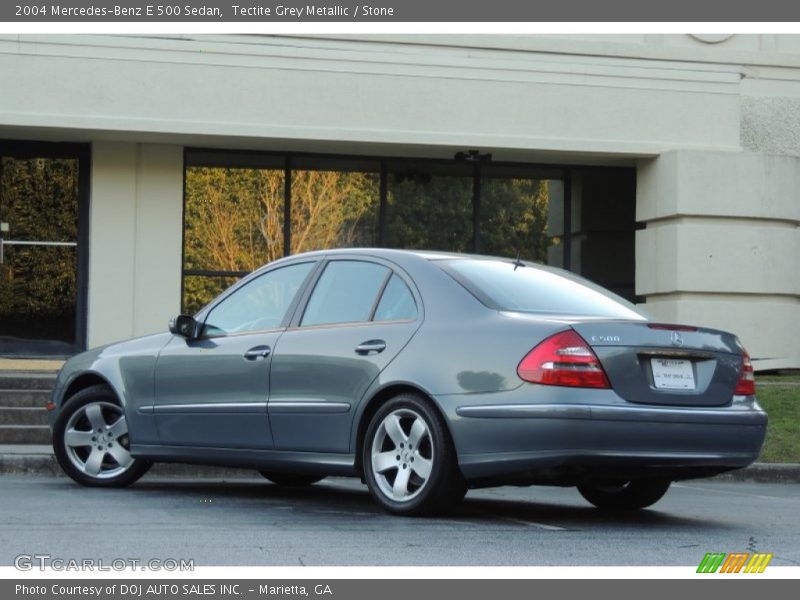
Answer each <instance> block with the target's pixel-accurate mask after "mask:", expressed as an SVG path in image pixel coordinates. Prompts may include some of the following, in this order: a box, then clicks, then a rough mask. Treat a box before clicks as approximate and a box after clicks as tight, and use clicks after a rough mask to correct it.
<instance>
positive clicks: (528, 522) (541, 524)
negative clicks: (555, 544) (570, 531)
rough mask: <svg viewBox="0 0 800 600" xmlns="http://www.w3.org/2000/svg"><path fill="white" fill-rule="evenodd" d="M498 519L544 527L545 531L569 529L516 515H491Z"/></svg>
mask: <svg viewBox="0 0 800 600" xmlns="http://www.w3.org/2000/svg"><path fill="white" fill-rule="evenodd" d="M491 516H493V517H495V518H496V519H500V520H502V521H509V522H511V523H516V524H517V525H525V526H526V527H535V528H536V529H544V530H545V531H567V528H566V527H559V526H558V525H548V524H547V523H539V522H537V521H526V520H525V519H516V518H514V517H504V516H500V515H491Z"/></svg>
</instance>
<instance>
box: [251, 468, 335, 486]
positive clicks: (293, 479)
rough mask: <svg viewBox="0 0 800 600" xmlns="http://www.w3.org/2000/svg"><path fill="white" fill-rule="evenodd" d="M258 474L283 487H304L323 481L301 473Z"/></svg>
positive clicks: (320, 478) (264, 472) (317, 477)
mask: <svg viewBox="0 0 800 600" xmlns="http://www.w3.org/2000/svg"><path fill="white" fill-rule="evenodd" d="M259 473H261V476H262V477H264V478H265V479H269V480H270V481H271V482H272V483H274V484H275V485H280V486H284V487H305V486H308V485H313V484H315V483H317V482H318V481H322V480H323V479H325V477H323V476H321V475H305V474H302V473H273V472H272V471H259Z"/></svg>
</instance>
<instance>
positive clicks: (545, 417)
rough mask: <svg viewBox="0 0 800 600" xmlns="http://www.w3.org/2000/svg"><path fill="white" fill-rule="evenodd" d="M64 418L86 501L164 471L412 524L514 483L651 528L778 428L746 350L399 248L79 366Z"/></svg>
mask: <svg viewBox="0 0 800 600" xmlns="http://www.w3.org/2000/svg"><path fill="white" fill-rule="evenodd" d="M49 406H50V408H51V412H50V415H51V425H52V429H53V445H54V448H55V453H56V457H57V458H58V461H59V463H60V465H61V467H62V468H63V469H64V471H65V472H66V473H67V474H68V475H69V476H70V477H72V478H73V479H74V480H75V481H77V482H79V483H82V484H84V485H90V486H124V485H128V484H130V483H132V482H134V481H136V480H137V479H138V478H139V477H141V476H142V475H143V474H144V473H145V472H146V471H147V469H148V468H149V466H150V465H151V463H152V462H154V461H172V462H187V463H199V464H210V465H228V466H236V467H248V468H253V469H255V470H258V471H259V472H260V473H261V474H262V475H264V477H266V478H267V479H269V480H271V481H272V482H274V483H275V484H278V485H294V486H300V485H310V484H312V483H314V482H316V481H319V480H320V479H322V478H323V477H325V476H328V475H340V476H342V475H343V476H353V477H361V478H362V479H363V480H364V481H365V482H366V484H367V486H368V488H369V491H370V493H371V494H372V496H373V497H374V499H375V500H376V501H377V502H378V503H379V504H380V505H381V506H383V507H384V508H385V509H387V510H389V511H391V512H393V513H397V514H425V513H432V512H441V511H443V510H446V509H448V508H449V507H452V506H453V505H454V504H455V503H456V502H458V501H459V500H461V498H463V496H464V494H465V493H466V491H467V489H468V488H471V487H472V488H475V487H485V486H497V485H508V484H513V485H531V484H539V485H559V486H577V488H578V490H579V491H580V493H581V494H582V495H583V496H584V497H585V498H586V499H587V500H588V501H589V502H591V503H592V504H594V505H596V506H597V507H599V508H602V509H611V510H630V509H637V508H643V507H646V506H649V505H651V504H653V503H654V502H656V501H657V500H659V499H660V498H661V497H662V496H663V495H664V494H665V493H666V491H667V488H668V487H669V485H670V483H671V482H672V481H675V480H680V479H688V478H693V477H705V476H710V475H714V474H716V473H721V472H723V471H728V470H731V469H737V468H741V467H744V466H746V465H748V464H750V463H751V462H753V461H754V460H755V459H756V457H757V456H758V453H759V450H760V449H761V445H762V443H763V441H764V435H765V430H766V423H767V416H766V414H765V412H764V411H763V410H762V409H761V407H760V406H759V405H758V403H757V401H756V397H755V386H754V378H753V367H752V364H751V361H750V357H749V356H748V354H747V352H746V351H745V350H744V348H743V347H742V345H741V344H740V343H739V340H738V339H737V338H736V336H734V335H733V334H731V333H726V332H724V331H718V330H714V329H707V328H703V327H694V326H687V325H671V324H664V323H659V322H654V321H652V320H649V319H648V318H647V317H646V316H644V315H643V314H642V313H641V312H640V311H639V310H637V308H636V307H635V306H633V305H632V304H630V303H628V302H627V301H625V300H623V299H622V298H619V297H617V296H615V295H614V294H612V293H610V292H608V291H606V290H604V289H602V288H599V287H597V286H595V285H593V284H592V283H590V282H588V281H586V280H584V279H581V278H580V277H577V276H575V275H573V274H571V273H568V272H566V271H562V270H559V269H555V268H549V267H544V266H541V265H535V264H531V263H526V262H522V261H519V260H513V259H502V258H493V257H485V256H471V255H463V254H443V253H433V252H412V251H401V250H387V249H380V250H377V249H350V250H333V251H321V252H312V253H307V254H301V255H297V256H292V257H289V258H285V259H282V260H278V261H276V262H273V263H271V264H268V265H266V266H265V267H263V268H261V269H260V270H258V271H256V272H254V273H252V274H251V275H249V276H247V277H246V278H244V279H242V280H241V281H239V282H238V283H237V284H235V285H234V286H232V287H231V288H230V289H228V290H227V291H225V292H224V293H223V294H221V295H220V296H219V297H218V298H216V299H215V300H213V301H212V302H211V303H210V304H208V305H207V306H206V307H205V308H203V309H202V310H201V311H200V312H198V313H197V314H195V315H194V316H189V315H180V316H178V317H176V318H175V319H174V320H173V321H172V322H171V323H170V327H169V331H168V332H164V333H160V334H156V335H150V336H147V337H143V338H138V339H134V340H130V341H126V342H121V343H116V344H111V345H108V346H105V347H103V348H97V349H94V350H90V351H88V352H84V353H83V354H79V355H77V356H75V357H73V358H71V359H70V360H69V361H67V362H66V364H65V365H64V367H63V368H62V370H61V372H60V374H59V376H58V380H57V383H56V387H55V390H54V391H53V398H52V402H51V403H50V405H49Z"/></svg>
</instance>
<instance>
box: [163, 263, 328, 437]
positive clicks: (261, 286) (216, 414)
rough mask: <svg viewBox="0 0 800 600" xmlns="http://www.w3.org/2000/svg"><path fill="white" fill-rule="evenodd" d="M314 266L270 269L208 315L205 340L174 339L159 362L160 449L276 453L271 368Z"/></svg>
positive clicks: (299, 265)
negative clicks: (270, 398)
mask: <svg viewBox="0 0 800 600" xmlns="http://www.w3.org/2000/svg"><path fill="white" fill-rule="evenodd" d="M315 266H316V263H315V262H303V263H296V264H292V265H288V266H284V267H279V268H276V269H274V270H270V271H268V272H266V273H264V274H263V275H261V276H259V277H257V278H255V279H253V280H251V281H249V282H248V283H246V284H245V285H243V286H242V287H240V288H238V289H236V290H234V291H233V292H232V293H230V294H229V295H227V296H225V297H223V299H222V300H221V301H220V302H218V303H217V304H216V305H214V306H213V308H211V310H210V311H208V312H207V313H206V315H205V317H204V324H203V327H202V330H201V334H200V336H199V338H197V339H192V340H189V339H187V338H185V337H182V336H178V335H176V336H175V337H174V338H173V339H172V340H171V341H170V342H169V343H168V344H167V345H166V347H165V348H164V349H163V350H162V351H161V354H160V356H159V358H158V362H157V363H156V373H155V381H156V390H155V391H156V400H155V405H154V410H155V413H156V423H157V424H158V431H159V435H160V438H161V442H162V443H163V444H166V445H178V446H197V447H217V448H272V447H273V442H272V435H271V432H270V427H269V419H268V417H267V397H268V394H269V377H270V362H271V360H272V353H273V351H274V349H275V346H276V343H277V341H278V338H279V337H280V335H281V333H282V332H283V331H284V328H285V326H286V324H287V323H288V318H290V317H291V314H290V313H291V311H292V310H293V308H294V306H295V302H296V300H297V298H298V297H299V295H300V293H301V292H302V289H303V286H304V285H305V284H306V282H307V280H308V279H309V277H310V275H311V272H312V271H313V269H314V267H315Z"/></svg>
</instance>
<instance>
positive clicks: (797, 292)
mask: <svg viewBox="0 0 800 600" xmlns="http://www.w3.org/2000/svg"><path fill="white" fill-rule="evenodd" d="M705 40H706V41H712V42H713V41H716V42H719V43H706V42H704V41H703V39H702V36H700V38H698V37H695V36H687V35H608V36H587V35H554V36H474V35H464V36H443V35H425V36H408V35H403V36H359V37H355V36H324V37H323V36H317V37H279V36H224V35H220V36H183V37H178V38H175V37H173V38H170V39H166V38H158V37H135V36H105V35H104V36H85V35H74V36H54V35H40V36H13V35H2V36H0V73H2V75H3V81H4V82H7V85H5V86H4V88H3V93H2V94H0V137H7V138H28V139H44V140H68V141H76V142H80V141H91V142H93V170H92V208H91V211H92V225H91V227H92V231H91V243H92V251H91V259H90V262H91V264H90V274H89V275H90V292H89V296H90V298H89V315H90V323H89V343H90V344H91V345H95V344H98V343H101V342H104V341H109V340H112V339H118V338H123V337H126V336H128V335H132V334H139V333H145V332H148V331H159V330H162V329H163V327H164V323H165V320H166V319H167V318H168V317H169V316H170V315H172V314H173V313H174V312H176V311H177V309H178V302H179V294H180V231H181V211H180V208H181V202H182V198H181V196H182V193H181V185H180V181H181V177H182V166H181V148H182V147H184V146H204V147H213V148H247V149H269V150H300V151H312V152H348V153H354V154H355V153H357V154H382V155H406V156H408V155H412V156H438V157H452V155H453V153H454V152H455V151H457V150H465V149H470V148H477V149H480V150H482V151H485V152H492V153H493V154H494V157H495V159H497V160H520V161H542V162H553V163H571V164H609V165H628V166H637V165H638V174H639V176H638V191H637V202H638V209H637V219H638V220H639V221H641V222H642V223H643V224H644V226H645V229H643V230H642V231H640V232H638V234H637V241H636V278H637V282H636V286H637V293H638V294H640V295H641V296H643V297H644V299H645V301H646V306H647V308H648V309H649V310H650V311H651V312H652V313H654V314H655V316H657V317H658V318H661V319H664V320H677V321H682V322H690V323H696V324H700V325H711V326H716V327H720V328H723V329H728V330H732V331H735V332H737V333H739V334H740V336H741V338H742V340H743V342H744V343H745V345H746V346H747V347H748V348H749V349H750V351H751V354H753V355H754V356H755V357H756V358H758V359H760V360H759V362H758V363H757V364H758V366H759V367H760V368H778V367H800V351H798V346H799V345H798V344H797V342H796V340H797V339H800V331H798V329H797V328H798V323H800V283H798V273H799V272H800V268H798V263H800V260H799V258H800V247H799V242H798V225H799V224H800V215H799V214H798V212H799V211H800V196H799V194H800V192H798V190H800V185H798V184H800V165H798V157H800V117H798V115H800V36H782V35H766V34H765V35H749V36H748V35H736V36H732V37H730V38H727V39H725V38H724V37H723V38H720V37H715V38H705Z"/></svg>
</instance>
